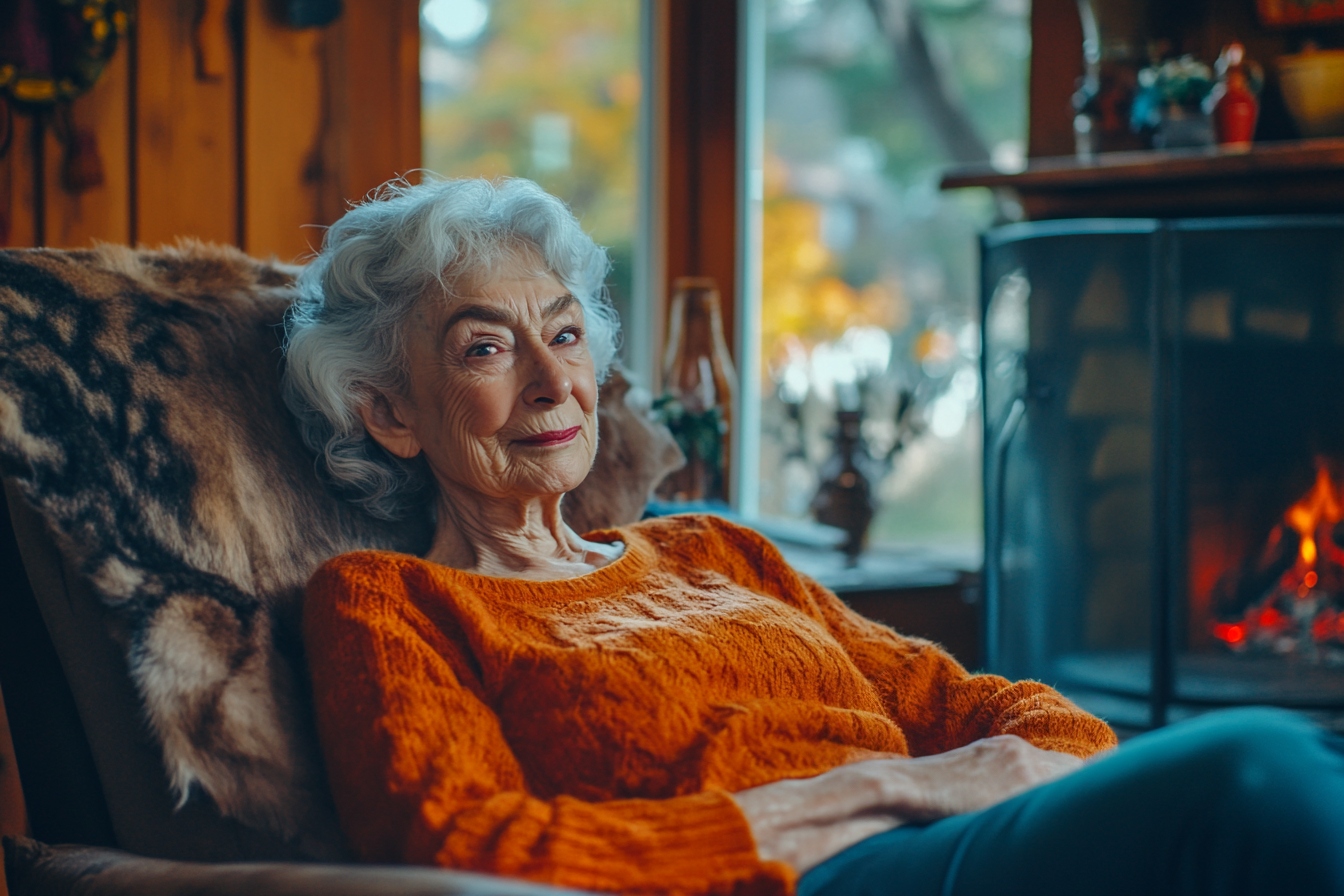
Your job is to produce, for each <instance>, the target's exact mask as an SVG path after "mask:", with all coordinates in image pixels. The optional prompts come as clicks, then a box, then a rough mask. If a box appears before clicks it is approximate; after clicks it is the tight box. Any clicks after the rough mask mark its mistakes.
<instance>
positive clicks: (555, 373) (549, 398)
mask: <svg viewBox="0 0 1344 896" xmlns="http://www.w3.org/2000/svg"><path fill="white" fill-rule="evenodd" d="M530 354H531V355H532V359H533V360H532V365H531V368H532V369H531V371H530V373H531V379H530V380H529V382H528V384H527V387H526V388H524V389H523V401H525V402H527V403H528V404H530V405H540V406H542V407H558V406H559V405H562V404H564V403H565V402H566V401H568V400H569V393H570V392H571V391H572V390H573V388H574V383H573V381H571V380H570V377H569V372H568V371H567V370H565V366H564V365H563V364H561V363H560V360H559V359H558V358H556V357H555V355H553V354H551V352H550V350H549V348H548V347H545V346H537V347H536V348H534V349H533V350H532V351H531V352H530Z"/></svg>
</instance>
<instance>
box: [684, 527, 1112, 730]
mask: <svg viewBox="0 0 1344 896" xmlns="http://www.w3.org/2000/svg"><path fill="white" fill-rule="evenodd" d="M700 525H701V526H702V527H707V529H708V530H709V531H713V532H714V533H715V535H716V538H714V539H713V540H707V539H701V543H702V544H705V543H708V544H713V545H717V546H718V547H717V549H715V548H703V547H702V548H700V552H701V555H702V556H705V557H706V558H708V559H709V562H710V563H711V564H712V565H714V566H716V567H717V568H719V569H720V570H721V571H722V572H724V573H725V574H726V575H729V576H731V577H733V578H734V579H736V580H737V581H739V582H742V583H743V584H747V585H749V586H750V587H753V588H757V589H759V590H760V591H762V592H764V593H766V594H770V595H773V596H775V597H778V598H779V599H781V600H784V601H786V602H788V603H791V604H793V605H794V606H795V607H797V608H798V609H800V610H802V611H803V612H804V613H807V614H808V615H809V616H812V617H813V618H815V619H817V620H818V621H819V622H821V623H822V624H824V625H825V626H826V628H827V629H828V630H829V631H830V633H831V635H832V636H833V637H834V638H835V639H836V640H837V641H839V642H840V645H841V646H842V647H843V648H844V649H845V652H846V653H848V654H849V657H850V659H851V660H853V661H854V664H855V665H856V666H857V667H858V668H859V671H860V672H861V673H863V675H864V677H866V678H867V679H868V681H869V682H870V683H871V684H872V685H873V687H874V688H876V689H877V692H878V694H879V695H880V697H881V698H882V701H883V704H884V705H885V706H886V710H887V713H888V714H889V715H890V716H891V718H892V719H893V721H895V722H896V723H897V724H898V725H900V726H901V729H902V731H903V732H904V733H905V736H906V743H907V745H908V746H909V748H910V752H911V755H915V756H923V755H928V754H930V753H942V752H945V751H947V750H952V749H955V748H957V747H961V746H965V745H966V744H968V743H971V742H972V741H975V740H979V739H981V738H984V737H992V736H994V735H996V734H1015V735H1017V736H1018V737H1021V738H1022V739H1024V740H1026V741H1029V742H1030V743H1032V744H1034V745H1035V746H1037V747H1040V748H1042V749H1045V750H1055V751H1058V752H1061V753H1072V754H1073V755H1075V756H1090V755H1092V754H1093V753H1097V752H1100V751H1101V750H1105V749H1108V748H1110V747H1113V746H1115V744H1116V737H1115V733H1114V732H1113V731H1111V729H1110V726H1108V725H1107V724H1106V723H1105V722H1103V721H1101V720H1100V719H1098V718H1096V717H1095V716H1092V715H1090V714H1088V713H1086V712H1084V711H1083V710H1081V709H1079V708H1078V707H1077V706H1075V705H1074V704H1073V703H1072V702H1070V701H1069V700H1067V699H1065V698H1064V697H1063V696H1062V695H1061V694H1059V692H1057V691H1055V690H1054V689H1053V688H1050V687H1048V686H1046V685H1043V684H1041V683H1040V682H1036V681H1019V682H1011V681H1009V680H1008V679H1006V678H1002V677H1000V676H998V675H971V674H969V673H968V672H967V671H966V670H965V669H964V668H962V666H961V664H960V663H958V662H957V661H956V660H955V659H953V657H952V656H951V654H949V653H948V652H947V651H945V650H943V649H942V648H941V647H939V646H938V645H937V644H934V643H932V642H931V641H925V640H923V639H921V638H911V637H906V636H904V635H900V634H897V633H896V632H894V631H892V630H891V629H890V628H888V627H886V626H885V625H881V624H879V623H877V622H873V621H872V620H869V619H865V618H864V617H862V616H860V615H859V614H858V613H855V612H854V611H853V610H851V609H850V608H849V607H848V606H846V605H845V603H844V602H843V601H842V600H840V598H839V597H837V596H836V595H835V594H834V593H833V592H831V591H830V590H829V589H827V588H825V587H823V586H822V585H820V584H818V583H817V582H815V581H813V580H812V579H811V578H809V577H808V576H806V575H804V574H802V573H800V572H798V571H797V570H795V569H793V567H791V566H789V564H788V562H787V561H785V559H784V557H783V555H781V554H780V552H779V549H778V548H776V547H775V546H774V545H773V544H771V543H770V541H769V540H768V539H766V538H765V537H764V536H762V535H761V534H760V533H758V532H755V531H753V530H751V529H747V528H744V527H742V526H738V525H735V524H733V523H729V522H726V521H723V520H712V519H706V520H704V521H702V522H701V524H700Z"/></svg>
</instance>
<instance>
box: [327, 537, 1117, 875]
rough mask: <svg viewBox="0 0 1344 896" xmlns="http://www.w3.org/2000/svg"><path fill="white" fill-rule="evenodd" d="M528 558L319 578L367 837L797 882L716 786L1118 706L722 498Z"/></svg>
mask: <svg viewBox="0 0 1344 896" xmlns="http://www.w3.org/2000/svg"><path fill="white" fill-rule="evenodd" d="M587 537H589V538H591V539H594V540H597V541H606V542H611V541H617V540H620V541H624V542H625V545H626V549H625V552H624V554H623V555H622V556H621V557H620V558H619V559H617V560H616V561H614V562H612V563H610V564H609V565H607V566H605V567H603V568H601V569H599V570H597V571H596V572H593V573H590V574H589V575H586V576H582V577H580V578H576V579H568V580H563V581H555V582H533V581H522V580H516V579H498V578H490V577H486V576H479V575H472V574H469V573H463V572H459V571H457V570H453V569H449V568H447V567H444V566H439V565H437V564H434V563H429V562H427V561H424V560H420V559H418V558H416V557H412V556H408V555H404V554H393V553H381V552H359V553H354V554H346V555H344V556H341V557H337V558H335V559H334V560H331V561H330V562H328V563H327V564H326V565H324V566H323V567H322V568H321V569H320V570H318V572H317V574H316V575H314V577H313V579H312V582H311V583H310V584H309V586H308V600H307V604H306V606H305V613H304V629H305V632H304V633H305V639H306V643H307V650H308V659H309V663H310V666H311V670H312V677H313V690H314V699H315V701H316V709H317V720H318V728H319V733H320V735H321V740H322V745H323V749H324V751H325V754H326V759H327V772H328V776H329V778H330V781H331V788H332V792H333V794H334V795H335V799H336V805H337V809H338V811H339V813H340V817H341V821H342V824H343V826H344V828H345V831H346V833H347V835H348V836H349V837H350V840H351V841H352V843H353V845H354V847H355V848H356V850H357V851H358V852H359V854H360V855H361V856H362V857H363V858H364V859H366V860H369V861H378V862H400V861H404V862H412V863H422V864H437V865H442V866H446V867H451V868H461V869H470V870H478V871H487V872H493V873H498V874H504V875H514V876H518V877H525V878H531V879H533V880H537V881H544V882H549V883H554V884H560V885H564V886H570V887H577V888H581V889H591V890H604V891H616V892H623V893H643V892H647V893H687V894H706V893H729V892H732V893H787V892H790V891H791V890H792V887H793V883H794V874H793V871H792V869H790V868H788V867H786V866H784V865H782V864H779V863H767V862H762V861H761V860H760V858H759V857H758V856H757V854H756V848H755V844H754V842H753V840H752V835H751V830H750V828H749V827H748V825H747V823H746V820H745V818H744V817H743V816H742V814H741V812H740V811H739V810H738V809H737V805H736V803H735V802H733V800H732V799H731V797H729V796H728V794H729V793H732V792H734V791H738V790H742V789H745V788H748V787H753V786H756V785H758V784H764V783H767V782H770V781H776V780H779V779H782V778H800V777H808V776H812V775H817V774H820V773H821V772H823V771H826V770H827V769H830V768H834V767H835V766H837V765H840V764H843V763H846V762H853V761H855V760H860V759H864V758H872V757H874V756H877V755H883V754H909V755H922V754H928V753H936V752H940V751H943V750H948V749H951V748H953V747H957V746H960V745H962V744H966V743H969V742H971V741H973V740H976V739H977V738H982V737H987V736H990V735H994V734H1017V735H1020V736H1021V737H1023V738H1025V739H1027V740H1029V741H1031V742H1032V743H1034V744H1036V745H1037V746H1040V747H1044V748H1046V749H1051V750H1060V751H1064V752H1068V753H1073V754H1075V755H1079V756H1086V755H1089V754H1091V753H1094V752H1096V751H1097V750H1100V749H1103V748H1105V747H1109V746H1111V745H1113V744H1114V743H1115V738H1114V735H1113V734H1112V733H1111V730H1110V729H1109V728H1107V727H1106V725H1105V724H1104V723H1103V722H1101V721H1099V720H1097V719H1095V718H1093V717H1091V716H1089V715H1087V714H1086V713H1084V712H1082V711H1081V710H1079V709H1077V708H1076V707H1075V706H1073V705H1072V704H1071V703H1069V702H1068V701H1067V700H1065V699H1064V698H1063V697H1061V696H1059V695H1058V694H1056V693H1055V692H1054V691H1052V690H1050V689H1049V688H1047V687H1045V686H1044V685H1041V684H1037V683H1035V682H1019V683H1016V684H1013V683H1011V682H1009V681H1007V680H1005V679H1003V678H999V677H997V676H993V675H968V674H967V673H966V672H965V670H963V669H962V667H961V666H960V665H958V664H957V662H956V661H955V660H954V659H952V657H950V656H949V655H948V654H947V653H945V652H944V651H942V650H941V649H939V648H938V647H937V646H935V645H933V644H931V643H929V642H927V641H921V640H918V639H915V638H907V637H903V636H901V635H898V634H896V633H895V632H893V631H891V630H890V629H887V628H885V627H883V626H880V625H878V624H876V623H873V622H870V621H868V620H865V619H863V618H862V617H860V616H858V615H856V614H855V613H853V612H852V611H850V610H849V609H848V608H847V607H846V606H845V605H844V604H843V603H841V601H840V600H839V599H838V598H836V596H835V595H834V594H832V593H831V592H829V591H827V590H826V589H825V588H822V587H821V586H819V585H817V584H816V583H815V582H812V581H811V580H810V579H808V578H806V577H804V576H802V575H800V574H799V573H797V572H795V571H794V570H793V569H792V568H790V567H789V566H788V564H786V563H785V562H784V560H783V559H782V558H781V557H780V555H779V553H778V552H777V551H776V550H775V548H774V547H773V546H772V545H771V544H770V543H769V542H768V541H766V540H765V539H763V538H762V537H761V536H759V535H757V534H756V533H754V532H752V531H751V530H749V529H744V528H742V527H739V526H735V525H733V524H731V523H728V522H725V521H723V520H721V519H718V518H714V517H696V516H683V517H671V518H666V519H659V520H650V521H646V522H643V523H639V524H636V525H634V526H630V527H627V528H624V529H619V530H611V531H603V532H596V533H591V534H589V535H588V536H587Z"/></svg>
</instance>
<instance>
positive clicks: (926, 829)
mask: <svg viewBox="0 0 1344 896" xmlns="http://www.w3.org/2000/svg"><path fill="white" fill-rule="evenodd" d="M798 893H799V896H841V894H843V896H877V894H892V896H897V894H899V896H1013V894H1022V896H1083V894H1117V896H1120V894H1123V896H1158V894H1168V893H1171V894H1178V893H1179V894H1192V896H1193V894H1229V896H1230V894H1243V893H1244V894H1251V893H1256V894H1273V896H1279V894H1285V896H1287V894H1292V896H1303V894H1318V893H1320V894H1341V896H1344V740H1341V739H1340V738H1338V737H1336V736H1335V735H1332V734H1330V733H1328V732H1326V731H1324V730H1322V729H1320V728H1318V727H1316V726H1314V725H1312V724H1311V723H1309V722H1307V721H1306V720H1304V719H1302V718H1301V717H1300V716H1297V715H1294V714H1292V713H1290V712H1286V711H1283V710H1273V709H1235V710H1226V711H1223V712H1215V713H1210V714H1208V715H1206V716H1201V717H1199V718H1197V719H1194V720H1191V721H1189V722H1183V723H1181V724H1178V725H1172V726H1171V727H1168V728H1163V729H1161V730H1158V731H1154V732H1151V733H1148V734H1144V735H1142V736H1140V737H1136V738H1134V739H1133V740H1130V741H1128V742H1127V743H1125V744H1124V745H1123V746H1121V747H1120V748H1119V749H1118V750H1116V751H1115V753H1114V754H1112V755H1110V756H1108V757H1105V758H1103V759H1101V760H1099V761H1097V762H1095V763H1094V764H1091V765H1088V766H1086V767H1084V768H1082V769H1080V770H1079V771H1077V772H1074V773H1073V774H1071V775H1068V776H1067V777H1065V778H1062V779H1060V780H1058V781H1055V782H1053V783H1051V784H1046V785H1043V786H1041V787H1037V788H1035V789H1034V790H1030V791H1028V792H1026V793H1024V794H1022V795H1020V796H1017V797H1015V798H1013V799H1011V800H1008V801H1007V802H1004V803H1000V804H999V805H997V806H992V807H990V808H989V809H984V810H982V811H980V812H974V813H971V814H968V815H956V816H952V817H951V818H945V819H942V820H940V821H936V822H933V823H931V824H926V825H907V826H904V827H900V828H897V829H895V830H893V831H888V832H887V833H885V834H879V835H877V836H875V837H870V838H869V839H867V840H864V841H863V842H861V843H858V844H856V845H855V846H852V847H850V848H849V849H847V850H845V851H844V852H842V853H839V854H838V855H836V856H833V857H832V858H830V859H828V860H827V861H826V862H824V863H822V864H821V865H818V866H817V867H816V868H813V869H812V870H811V871H809V872H808V873H807V874H805V875H804V876H803V878H802V880H801V881H800V882H799V886H798Z"/></svg>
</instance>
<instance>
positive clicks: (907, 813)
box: [733, 735, 1083, 874]
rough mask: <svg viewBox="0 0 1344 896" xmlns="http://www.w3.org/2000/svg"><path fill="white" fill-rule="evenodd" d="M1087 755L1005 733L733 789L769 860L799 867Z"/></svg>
mask: <svg viewBox="0 0 1344 896" xmlns="http://www.w3.org/2000/svg"><path fill="white" fill-rule="evenodd" d="M1082 764H1083V760H1081V759H1078V758H1077V757H1075V756H1070V755H1068V754H1065V753H1054V752H1051V751H1049V750H1042V749H1040V748H1038V747H1034V746H1032V745H1031V744H1029V743H1027V742H1026V741H1024V740H1022V739H1021V738H1019V737H1014V736H1012V735H1002V736H999V737H990V738H986V739H984V740H978V741H975V742H974V743H972V744H968V745H966V746H964V747H960V748H958V749H956V750H949V751H948V752H946V753H939V754H936V755H933V756H921V757H920V758H918V759H905V758H899V759H873V760H868V761H864V762H856V763H853V764H851V765H843V766H840V767H839V768H835V769H831V770H830V771H828V772H825V773H824V774H821V775H818V776H816V777H815V778H804V779H801V780H785V781H776V782H774V783H773V784H765V785H762V786H760V787H753V788H752V789H750V790H744V791H742V792H740V793H737V794H734V796H733V798H734V799H735V800H736V801H737V804H738V805H739V806H740V807H741V809H742V813H743V814H744V815H745V816H746V817H747V821H748V823H749V824H750V825H751V830H752V834H753V835H754V836H755V838H756V848H757V851H758V852H759V853H760V856H761V858H762V859H764V860H766V861H781V862H786V863H788V864H789V865H791V866H793V868H794V869H795V870H796V871H797V872H798V873H799V874H802V873H803V872H805V871H807V870H808V869H810V868H812V867H814V866H815V865H818V864H820V863H821V862H823V861H825V860H826V859H828V858H830V857H831V856H833V855H835V854H836V853H839V852H841V851H843V850H845V849H847V848H848V847H850V846H853V845H854V844H855V843H858V842H859V841H860V840H864V839H866V838H868V837H871V836H873V835H874V834H880V833H882V832H883V831H888V830H891V829H892V828H896V827H900V826H901V825H903V824H905V823H907V822H924V821H934V820H936V819H939V818H945V817H947V816H949V815H960V814H962V813H965V812H974V811H976V810H978V809H984V808H986V807H989V806H993V805H995V804H997V803H1001V802H1003V801H1004V800H1006V799H1009V798H1010V797H1014V796H1016V795H1017V794H1019V793H1022V792H1023V791H1025V790H1029V789H1030V788H1032V787H1035V786H1036V785H1038V784H1043V783H1045V782H1047V781H1053V780H1054V779H1056V778H1059V777H1062V776H1064V775H1066V774H1068V773H1069V772H1071V771H1074V770H1075V769H1077V768H1079V767H1080V766H1081V765H1082Z"/></svg>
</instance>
